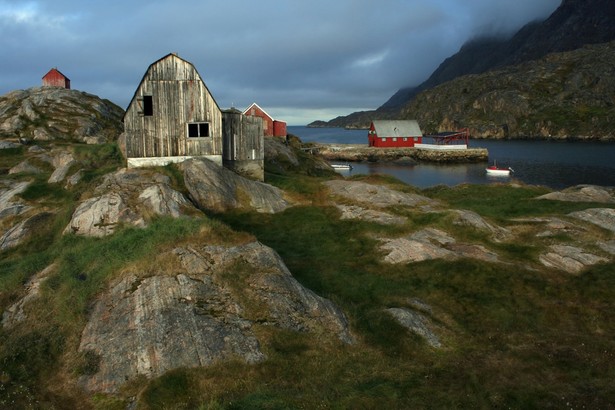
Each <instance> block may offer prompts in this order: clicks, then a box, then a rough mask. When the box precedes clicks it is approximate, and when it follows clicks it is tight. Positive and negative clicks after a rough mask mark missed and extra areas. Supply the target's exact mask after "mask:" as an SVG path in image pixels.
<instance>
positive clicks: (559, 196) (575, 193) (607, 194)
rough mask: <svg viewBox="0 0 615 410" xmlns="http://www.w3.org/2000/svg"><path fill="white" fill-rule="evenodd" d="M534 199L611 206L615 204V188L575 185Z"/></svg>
mask: <svg viewBox="0 0 615 410" xmlns="http://www.w3.org/2000/svg"><path fill="white" fill-rule="evenodd" d="M536 199H550V200H553V201H568V202H597V203H605V204H613V203H615V188H612V187H602V186H596V185H576V186H573V187H570V188H566V189H564V190H562V191H554V192H549V193H548V194H544V195H541V196H539V197H537V198H536Z"/></svg>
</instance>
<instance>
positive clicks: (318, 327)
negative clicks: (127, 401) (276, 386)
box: [79, 242, 353, 392]
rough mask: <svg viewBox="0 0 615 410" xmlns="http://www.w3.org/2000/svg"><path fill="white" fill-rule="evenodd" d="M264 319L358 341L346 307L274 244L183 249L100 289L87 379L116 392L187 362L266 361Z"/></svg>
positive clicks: (96, 388) (86, 345) (85, 348)
mask: <svg viewBox="0 0 615 410" xmlns="http://www.w3.org/2000/svg"><path fill="white" fill-rule="evenodd" d="M263 326H265V327H274V328H283V329H289V330H294V331H298V332H312V333H316V334H321V335H322V336H323V337H330V336H335V337H337V338H339V339H341V340H342V341H343V342H346V343H351V342H352V341H353V337H352V335H351V334H350V332H349V329H348V323H347V321H346V318H345V317H344V315H343V314H342V312H341V311H340V310H339V309H338V308H337V307H336V306H335V305H333V304H332V303H331V302H330V301H328V300H326V299H323V298H321V297H319V296H317V295H316V294H314V293H313V292H311V291H310V290H308V289H306V288H304V287H303V286H301V285H300V284H299V283H298V282H297V281H296V280H295V279H294V278H293V277H292V275H291V274H290V272H289V271H288V269H287V268H286V266H285V265H284V263H283V262H282V260H281V259H280V257H279V256H278V255H277V253H275V252H274V251H273V250H272V249H270V248H267V247H265V246H263V245H261V244H260V243H257V242H254V243H249V244H246V245H242V246H235V247H223V246H203V245H197V244H193V245H188V246H185V247H181V248H176V249H174V250H173V251H170V252H168V253H166V254H163V255H160V256H159V258H158V261H156V262H155V263H152V268H149V269H147V270H144V271H136V272H130V273H127V274H126V275H125V276H124V277H123V279H121V280H120V281H119V282H117V283H115V284H114V285H112V286H111V287H110V288H109V289H108V290H107V291H105V292H103V293H102V294H101V296H100V297H99V299H98V300H97V302H96V303H95V305H94V308H93V310H92V313H91V315H90V318H89V321H88V323H87V325H86V327H85V329H84V331H83V334H82V338H81V343H80V347H79V350H80V351H81V352H82V353H84V354H88V355H90V357H95V358H96V359H97V360H96V361H95V365H93V366H91V367H92V368H91V369H90V370H91V371H90V374H87V375H84V376H82V377H81V383H82V385H83V386H84V387H85V388H86V389H87V390H89V391H92V392H115V391H117V390H118V389H119V388H120V387H121V386H122V385H123V384H124V383H126V382H127V381H131V380H133V379H135V378H137V377H138V376H146V377H155V376H159V375H161V374H163V373H164V372H166V371H168V370H172V369H175V368H179V367H197V366H208V365H211V364H212V363H217V362H220V361H224V360H237V359H239V360H242V361H245V362H247V363H255V362H259V361H262V360H264V359H265V354H264V353H263V351H262V350H261V347H260V346H261V344H262V343H263V342H265V339H262V337H264V336H262V335H263V333H262V332H258V331H257V329H258V328H259V327H263Z"/></svg>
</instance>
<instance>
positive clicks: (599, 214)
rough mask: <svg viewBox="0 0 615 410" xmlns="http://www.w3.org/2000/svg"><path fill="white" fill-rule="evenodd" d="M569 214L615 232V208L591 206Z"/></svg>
mask: <svg viewBox="0 0 615 410" xmlns="http://www.w3.org/2000/svg"><path fill="white" fill-rule="evenodd" d="M569 215H570V216H572V217H573V218H576V219H580V220H583V221H586V222H589V223H591V224H594V225H597V226H599V227H600V228H603V229H606V230H609V231H611V232H615V209H612V208H590V209H586V210H584V211H578V212H572V213H570V214H569Z"/></svg>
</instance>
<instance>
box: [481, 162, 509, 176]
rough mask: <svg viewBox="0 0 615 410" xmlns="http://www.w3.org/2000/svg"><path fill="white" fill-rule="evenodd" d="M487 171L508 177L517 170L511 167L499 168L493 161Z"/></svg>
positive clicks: (490, 173) (488, 173)
mask: <svg viewBox="0 0 615 410" xmlns="http://www.w3.org/2000/svg"><path fill="white" fill-rule="evenodd" d="M485 170H486V171H487V175H491V176H496V177H507V176H510V173H511V172H515V171H514V170H513V169H512V168H511V167H508V168H498V166H497V164H496V163H495V161H493V165H491V166H490V167H487V168H485Z"/></svg>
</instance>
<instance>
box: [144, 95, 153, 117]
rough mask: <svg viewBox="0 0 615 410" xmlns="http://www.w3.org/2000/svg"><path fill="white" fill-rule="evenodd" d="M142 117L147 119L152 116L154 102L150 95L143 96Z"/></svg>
mask: <svg viewBox="0 0 615 410" xmlns="http://www.w3.org/2000/svg"><path fill="white" fill-rule="evenodd" d="M143 115H145V116H148V117H149V116H152V115H154V101H153V99H152V96H151V95H144V96H143Z"/></svg>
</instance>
